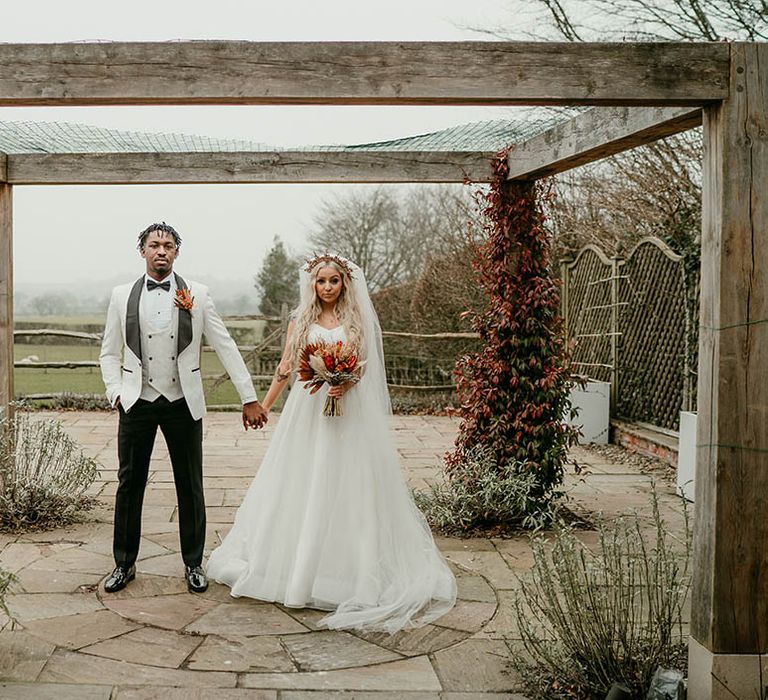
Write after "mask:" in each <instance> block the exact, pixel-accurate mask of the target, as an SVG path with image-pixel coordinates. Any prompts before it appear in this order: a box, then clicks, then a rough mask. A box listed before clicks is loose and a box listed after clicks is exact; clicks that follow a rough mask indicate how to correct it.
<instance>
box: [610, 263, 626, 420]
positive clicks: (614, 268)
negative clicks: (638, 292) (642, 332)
mask: <svg viewBox="0 0 768 700" xmlns="http://www.w3.org/2000/svg"><path fill="white" fill-rule="evenodd" d="M622 263H623V261H622V259H621V258H620V257H619V256H618V255H614V256H613V257H612V258H611V335H610V338H611V406H610V409H609V410H610V412H611V414H613V412H614V411H615V410H616V409H617V407H618V405H619V269H620V267H621V265H622Z"/></svg>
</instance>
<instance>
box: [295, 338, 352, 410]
mask: <svg viewBox="0 0 768 700" xmlns="http://www.w3.org/2000/svg"><path fill="white" fill-rule="evenodd" d="M364 364H365V363H364V362H361V361H359V359H358V357H357V354H356V353H355V350H354V348H352V347H350V346H349V345H347V344H346V343H343V342H341V341H338V342H336V343H323V342H319V343H309V344H308V345H307V346H306V347H305V348H304V349H303V350H302V351H301V357H300V358H299V371H298V375H299V381H301V382H304V388H305V389H308V390H309V393H310V394H314V393H315V392H316V391H318V390H319V389H320V387H321V386H323V384H326V383H327V384H329V385H330V386H339V385H340V384H348V383H352V384H355V383H357V382H359V381H360V374H361V371H362V367H363V365H364ZM323 415H324V416H340V415H342V413H341V398H340V397H336V396H327V397H326V399H325V404H324V405H323Z"/></svg>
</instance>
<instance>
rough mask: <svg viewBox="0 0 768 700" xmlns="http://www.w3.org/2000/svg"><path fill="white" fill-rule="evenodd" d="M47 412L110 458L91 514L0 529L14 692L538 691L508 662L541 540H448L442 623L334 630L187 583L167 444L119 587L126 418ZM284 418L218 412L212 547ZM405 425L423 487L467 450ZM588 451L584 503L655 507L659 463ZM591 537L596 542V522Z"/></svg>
mask: <svg viewBox="0 0 768 700" xmlns="http://www.w3.org/2000/svg"><path fill="white" fill-rule="evenodd" d="M38 415H40V417H55V418H57V419H59V420H61V421H62V422H63V424H64V425H65V426H66V428H67V430H68V431H69V432H70V433H71V434H72V436H73V437H75V438H76V439H77V440H78V441H79V442H80V444H81V445H82V446H83V448H84V449H85V450H86V452H87V453H88V454H90V455H92V456H94V457H96V458H98V459H99V460H100V462H101V463H102V464H103V469H102V471H101V474H100V476H99V479H98V481H97V482H96V483H95V484H94V486H93V494H94V495H96V496H98V497H99V499H100V505H99V507H98V508H97V509H96V511H94V512H93V513H91V515H90V517H89V521H88V522H86V523H82V524H79V525H75V526H72V527H68V528H64V529H59V530H55V531H52V532H45V533H32V534H25V535H19V536H8V535H0V565H2V566H3V567H4V568H6V569H9V570H11V571H13V572H15V573H16V574H17V575H18V578H19V580H20V583H21V586H22V590H18V591H16V592H14V593H13V594H12V595H10V596H9V597H8V605H9V608H10V610H11V612H12V614H13V617H14V618H15V623H14V624H11V623H10V621H9V620H7V619H5V618H3V617H2V615H0V630H1V631H0V698H24V699H27V698H30V699H32V700H35V699H39V700H42V699H44V698H46V699H47V698H78V699H85V700H91V699H93V700H96V699H98V700H102V699H103V700H107V699H108V698H112V699H117V700H128V699H131V700H139V699H141V700H144V699H148V698H158V697H162V698H164V700H177V699H179V700H182V699H183V700H197V699H198V698H199V699H200V700H203V699H206V700H207V699H208V698H211V699H213V700H236V699H237V700H239V699H241V698H253V699H255V700H278V699H279V700H309V699H312V700H327V699H330V698H335V697H345V698H350V697H354V698H363V699H365V698H371V699H373V698H375V699H376V700H390V699H394V698H404V699H405V700H437V699H439V698H440V699H443V700H480V698H487V699H491V698H496V699H500V698H516V699H518V700H522V699H523V696H522V695H520V694H519V693H517V692H516V691H518V690H519V688H518V685H517V682H516V678H515V675H514V673H512V672H511V671H510V669H509V663H508V660H509V658H510V655H511V654H512V653H513V651H512V650H513V649H514V648H515V641H516V638H517V633H516V630H515V621H514V615H513V612H512V604H513V599H514V589H515V585H516V583H515V582H516V578H515V575H516V574H520V573H524V572H525V571H526V570H527V569H528V568H529V567H530V564H531V552H530V547H529V544H528V540H527V538H526V537H517V538H512V539H502V538H476V539H459V538H448V537H437V538H436V539H437V542H438V545H439V546H440V549H441V550H442V551H443V553H444V554H445V556H446V558H447V559H448V561H449V562H450V564H451V566H452V567H453V569H454V571H455V573H456V576H457V579H458V584H459V600H458V602H457V604H456V607H455V608H454V609H453V610H452V611H451V612H450V613H449V614H447V615H445V616H444V617H442V618H440V619H439V620H438V621H437V622H436V623H435V624H432V625H428V626H427V627H424V628H421V629H418V630H413V631H408V632H401V633H399V634H396V635H394V636H389V635H387V634H370V633H368V634H363V633H358V632H331V631H325V630H321V629H318V627H317V624H316V623H317V621H318V619H319V618H320V617H322V616H323V613H320V612H318V611H314V610H308V609H301V610H299V609H289V608H285V607H283V606H280V605H275V604H270V603H263V602H259V601H255V600H250V599H243V598H239V599H238V598H232V597H231V596H230V595H229V589H228V588H226V587H224V586H220V585H218V584H215V583H212V584H211V586H210V588H209V589H208V591H207V592H206V593H204V594H200V595H193V594H190V593H188V592H187V590H186V585H185V582H184V580H183V578H182V569H183V567H182V562H181V558H180V555H179V553H178V552H179V544H178V524H177V519H176V518H177V513H176V505H175V492H174V490H173V477H172V472H171V470H170V465H169V463H168V458H167V452H166V451H165V446H164V444H163V442H162V440H158V443H157V447H156V454H155V455H154V457H153V462H152V465H151V471H150V480H149V485H148V488H147V494H146V499H145V506H144V512H143V523H144V525H143V537H142V544H141V551H140V555H139V561H138V562H137V570H138V573H137V577H136V580H135V581H133V582H132V583H131V584H129V586H128V587H127V588H126V589H124V590H123V591H120V592H119V593H115V594H111V595H110V594H106V593H104V590H103V578H104V577H105V576H106V574H107V573H108V572H109V571H110V570H111V568H112V565H113V564H112V557H111V536H112V526H111V515H112V497H113V496H114V492H115V486H116V469H117V463H116V462H117V459H116V432H117V417H116V415H115V414H111V413H95V412H94V413H87V412H61V413H46V414H38ZM277 420H278V419H276V418H274V419H272V421H271V422H270V425H269V427H268V428H267V429H266V430H264V431H260V432H252V431H249V432H247V433H246V432H244V431H243V430H242V427H241V424H240V421H239V416H238V414H234V413H212V414H209V415H208V416H207V417H206V419H205V442H204V449H205V488H206V502H207V506H208V535H207V550H206V555H207V554H208V553H209V552H210V550H211V549H212V548H213V547H214V546H216V544H218V542H219V541H220V540H221V538H222V537H223V536H224V534H225V533H226V532H227V530H228V528H229V526H230V524H231V522H232V519H233V517H234V513H235V510H236V508H237V505H238V503H239V502H240V500H241V498H242V496H243V494H244V492H245V489H246V488H247V487H248V485H249V483H250V481H251V479H252V478H253V475H254V473H255V471H256V468H257V466H258V463H259V461H260V459H261V457H262V455H263V453H264V451H265V449H266V446H267V442H268V440H269V437H270V434H271V432H272V431H273V430H274V425H275V423H276V422H277ZM393 428H394V431H395V437H396V440H397V445H398V449H399V451H400V454H401V457H402V463H403V468H404V473H405V474H406V477H407V479H408V481H409V483H410V484H411V485H412V486H415V487H423V486H425V485H426V484H427V483H428V482H429V481H430V480H432V479H434V478H435V477H436V475H437V473H438V470H439V460H440V457H441V455H442V454H443V453H444V452H445V451H446V450H447V449H449V448H450V447H451V445H452V442H453V439H454V437H455V432H456V423H455V421H453V420H451V419H449V418H444V417H423V416H396V417H395V418H394V419H393ZM573 454H574V456H575V457H576V458H577V459H578V460H579V462H581V463H582V464H584V465H585V466H587V467H588V469H587V471H586V473H582V474H581V475H576V474H570V475H569V477H568V480H567V482H568V489H569V492H570V494H571V496H572V498H573V505H574V509H576V510H582V511H584V512H588V511H601V512H603V513H604V514H605V515H606V516H608V517H612V516H614V515H618V514H621V513H627V512H630V511H631V510H632V509H635V510H639V511H647V510H648V509H649V506H650V501H649V493H650V490H651V487H652V483H653V482H654V481H655V479H654V477H653V476H652V475H651V474H647V473H642V472H641V471H640V470H639V469H638V468H637V467H632V466H629V465H627V464H614V463H612V462H611V461H610V460H608V459H606V458H603V457H600V456H598V455H596V454H595V453H593V452H590V451H588V450H584V449H581V448H576V449H575V450H574V453H573ZM656 481H657V487H656V488H657V491H658V492H659V494H660V502H661V504H662V507H663V509H664V515H665V518H667V520H668V522H669V523H670V525H671V526H672V528H673V529H675V530H677V531H679V530H680V529H681V526H682V515H681V506H680V502H679V500H678V499H677V497H676V496H675V495H674V491H673V488H672V486H671V484H670V483H669V482H668V481H664V480H661V481H658V480H656ZM583 537H584V538H585V541H590V538H592V540H594V533H592V532H589V531H585V532H584V533H583ZM344 691H347V692H344ZM348 691H354V692H353V695H350V694H349V692H348Z"/></svg>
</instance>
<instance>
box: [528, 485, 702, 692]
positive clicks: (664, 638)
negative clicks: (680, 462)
mask: <svg viewBox="0 0 768 700" xmlns="http://www.w3.org/2000/svg"><path fill="white" fill-rule="evenodd" d="M653 512H654V528H653V531H652V532H651V533H648V532H645V531H644V530H643V527H642V522H641V520H640V518H639V517H638V516H637V515H635V516H633V517H627V518H620V519H619V520H618V521H614V522H613V523H612V524H610V525H606V524H602V525H600V527H599V546H598V547H597V550H596V551H595V553H592V552H590V551H589V550H588V549H587V548H586V547H585V546H584V545H583V544H582V543H581V542H580V541H579V540H578V539H577V538H576V536H575V535H574V534H573V532H571V531H570V530H568V529H561V530H559V531H558V532H557V533H556V535H555V537H554V539H553V540H552V541H550V542H545V541H544V539H543V538H537V539H535V540H534V543H533V557H534V564H533V568H532V570H531V572H530V573H529V575H528V576H527V577H526V578H524V579H523V580H522V582H521V584H522V585H521V589H520V593H519V595H518V599H517V600H516V605H515V610H516V617H517V621H518V625H519V629H520V636H521V639H522V643H523V646H524V649H525V651H527V652H528V655H527V657H526V655H525V654H518V655H516V656H515V657H514V658H515V660H514V661H513V664H514V665H515V667H516V670H517V671H518V673H519V674H520V676H521V679H522V681H523V683H524V690H525V692H526V694H527V695H528V696H529V697H530V698H531V699H532V700H545V699H546V700H563V699H566V698H567V699H569V700H574V699H577V698H578V699H579V700H581V699H582V698H594V699H598V698H599V699H600V700H602V698H604V697H605V695H606V693H607V692H608V690H609V689H610V687H611V685H612V684H613V683H614V682H617V681H618V682H622V683H624V684H625V685H627V686H628V687H629V688H630V689H631V690H632V693H633V695H632V697H633V698H636V699H637V700H640V699H641V698H645V693H646V692H647V690H648V686H649V684H650V681H651V677H652V676H653V673H654V671H655V670H656V668H657V667H658V666H664V667H668V668H679V669H681V670H682V669H683V668H684V667H685V663H686V639H687V637H686V635H685V634H684V632H683V606H684V604H685V600H686V598H687V596H688V591H689V587H690V577H689V574H688V565H689V560H690V544H689V542H690V539H689V536H690V532H689V528H688V523H687V518H686V528H685V530H686V543H685V547H684V548H683V551H676V550H675V549H674V548H673V546H672V545H671V543H670V538H669V536H668V535H667V531H666V524H665V523H664V521H663V520H662V518H661V516H660V514H659V508H658V500H657V497H656V495H655V494H654V497H653Z"/></svg>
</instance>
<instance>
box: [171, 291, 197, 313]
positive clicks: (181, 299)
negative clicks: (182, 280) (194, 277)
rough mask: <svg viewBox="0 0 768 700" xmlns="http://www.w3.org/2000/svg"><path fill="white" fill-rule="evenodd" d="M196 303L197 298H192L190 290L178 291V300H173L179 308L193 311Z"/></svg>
mask: <svg viewBox="0 0 768 700" xmlns="http://www.w3.org/2000/svg"><path fill="white" fill-rule="evenodd" d="M194 301H195V297H193V296H192V294H191V293H190V291H189V289H177V290H176V298H175V299H174V300H173V303H174V304H176V306H177V307H178V308H180V309H185V310H186V311H192V306H193V304H194Z"/></svg>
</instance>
